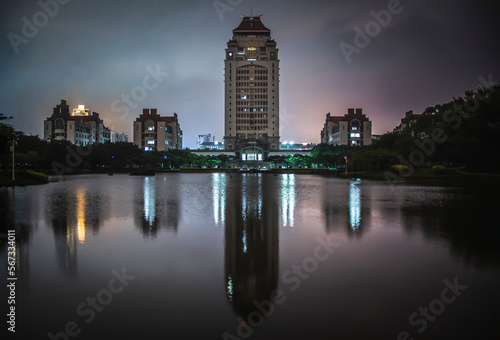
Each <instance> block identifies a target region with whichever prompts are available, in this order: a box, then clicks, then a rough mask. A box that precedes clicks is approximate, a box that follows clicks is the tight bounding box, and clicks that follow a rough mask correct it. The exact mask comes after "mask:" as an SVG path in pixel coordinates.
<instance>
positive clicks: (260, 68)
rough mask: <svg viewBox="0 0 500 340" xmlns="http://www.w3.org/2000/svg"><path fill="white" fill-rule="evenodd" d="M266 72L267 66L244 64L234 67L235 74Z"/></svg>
mask: <svg viewBox="0 0 500 340" xmlns="http://www.w3.org/2000/svg"><path fill="white" fill-rule="evenodd" d="M250 72H251V73H254V74H267V68H266V67H264V66H260V65H245V66H241V67H238V68H237V69H236V74H250Z"/></svg>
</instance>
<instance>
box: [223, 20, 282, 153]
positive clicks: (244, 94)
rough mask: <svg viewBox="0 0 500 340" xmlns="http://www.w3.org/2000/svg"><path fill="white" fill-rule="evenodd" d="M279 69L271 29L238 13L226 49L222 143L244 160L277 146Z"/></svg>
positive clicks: (278, 135)
mask: <svg viewBox="0 0 500 340" xmlns="http://www.w3.org/2000/svg"><path fill="white" fill-rule="evenodd" d="M279 69H280V68H279V60H278V49H277V48H276V42H275V41H274V40H273V39H272V38H271V30H269V29H268V28H267V27H265V26H264V24H263V23H262V21H261V20H260V16H250V17H247V16H242V21H241V24H240V25H239V26H238V27H237V28H235V29H234V30H233V37H232V39H231V40H230V41H229V42H228V43H227V49H226V59H225V119H224V143H225V144H224V145H225V148H226V150H234V151H235V152H236V154H237V155H241V156H242V157H244V158H245V160H251V159H248V158H246V155H247V154H248V155H249V156H248V157H258V158H263V157H266V156H267V155H268V154H269V151H270V150H277V149H279V139H280V132H279ZM254 151H255V153H254ZM250 155H252V156H250ZM254 155H255V156H254ZM257 155H258V156H257ZM258 160H259V159H258Z"/></svg>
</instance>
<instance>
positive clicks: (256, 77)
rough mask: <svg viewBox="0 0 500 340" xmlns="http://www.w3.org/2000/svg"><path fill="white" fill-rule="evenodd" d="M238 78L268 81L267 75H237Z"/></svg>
mask: <svg viewBox="0 0 500 340" xmlns="http://www.w3.org/2000/svg"><path fill="white" fill-rule="evenodd" d="M236 80H237V81H238V80H250V81H256V80H264V81H267V80H268V79H267V76H237V77H236Z"/></svg>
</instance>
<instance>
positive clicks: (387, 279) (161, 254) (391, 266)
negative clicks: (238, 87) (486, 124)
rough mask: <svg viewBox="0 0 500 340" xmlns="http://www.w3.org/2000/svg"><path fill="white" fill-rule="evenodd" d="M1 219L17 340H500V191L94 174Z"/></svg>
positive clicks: (42, 191)
mask: <svg viewBox="0 0 500 340" xmlns="http://www.w3.org/2000/svg"><path fill="white" fill-rule="evenodd" d="M0 219H1V225H2V230H1V234H2V238H1V241H2V243H1V248H0V255H1V258H0V264H1V268H2V269H1V272H0V278H1V280H2V284H1V286H2V288H1V291H0V292H1V299H2V306H3V308H2V314H3V315H4V316H3V320H4V321H3V322H2V327H3V328H4V330H2V331H7V328H8V327H10V326H9V324H8V323H6V322H5V321H8V320H9V317H8V316H6V314H7V313H9V311H10V310H9V306H12V305H9V304H8V303H7V301H8V297H9V294H10V290H9V289H10V288H7V284H10V283H12V282H13V280H8V278H10V277H11V276H10V275H9V274H8V273H9V272H8V249H7V247H8V244H7V233H8V232H7V230H8V229H11V230H14V229H15V238H16V247H17V249H16V256H15V257H16V261H17V268H16V271H15V273H14V274H15V277H17V280H16V281H15V331H16V333H15V338H19V339H21V338H22V339H60V340H64V339H500V308H499V306H500V209H499V199H498V188H492V187H487V186H486V187H479V188H478V187H474V186H471V185H470V184H469V185H448V186H445V187H437V186H420V185H415V184H410V183H404V184H398V185H390V184H388V183H386V182H382V181H380V182H378V181H367V180H359V179H352V180H345V179H337V178H330V177H321V176H313V175H278V176H273V175H272V174H233V175H232V176H230V175H229V174H157V175H156V176H155V177H132V176H127V175H114V176H107V175H83V176H67V177H63V180H62V181H59V182H52V183H49V184H47V185H40V186H28V187H16V188H0ZM11 335H12V334H11Z"/></svg>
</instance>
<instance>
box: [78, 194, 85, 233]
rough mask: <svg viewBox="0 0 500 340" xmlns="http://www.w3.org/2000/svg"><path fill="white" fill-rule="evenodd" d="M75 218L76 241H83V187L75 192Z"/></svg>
mask: <svg viewBox="0 0 500 340" xmlns="http://www.w3.org/2000/svg"><path fill="white" fill-rule="evenodd" d="M76 220H77V233H78V241H79V242H80V243H85V189H78V191H77V192H76Z"/></svg>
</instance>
